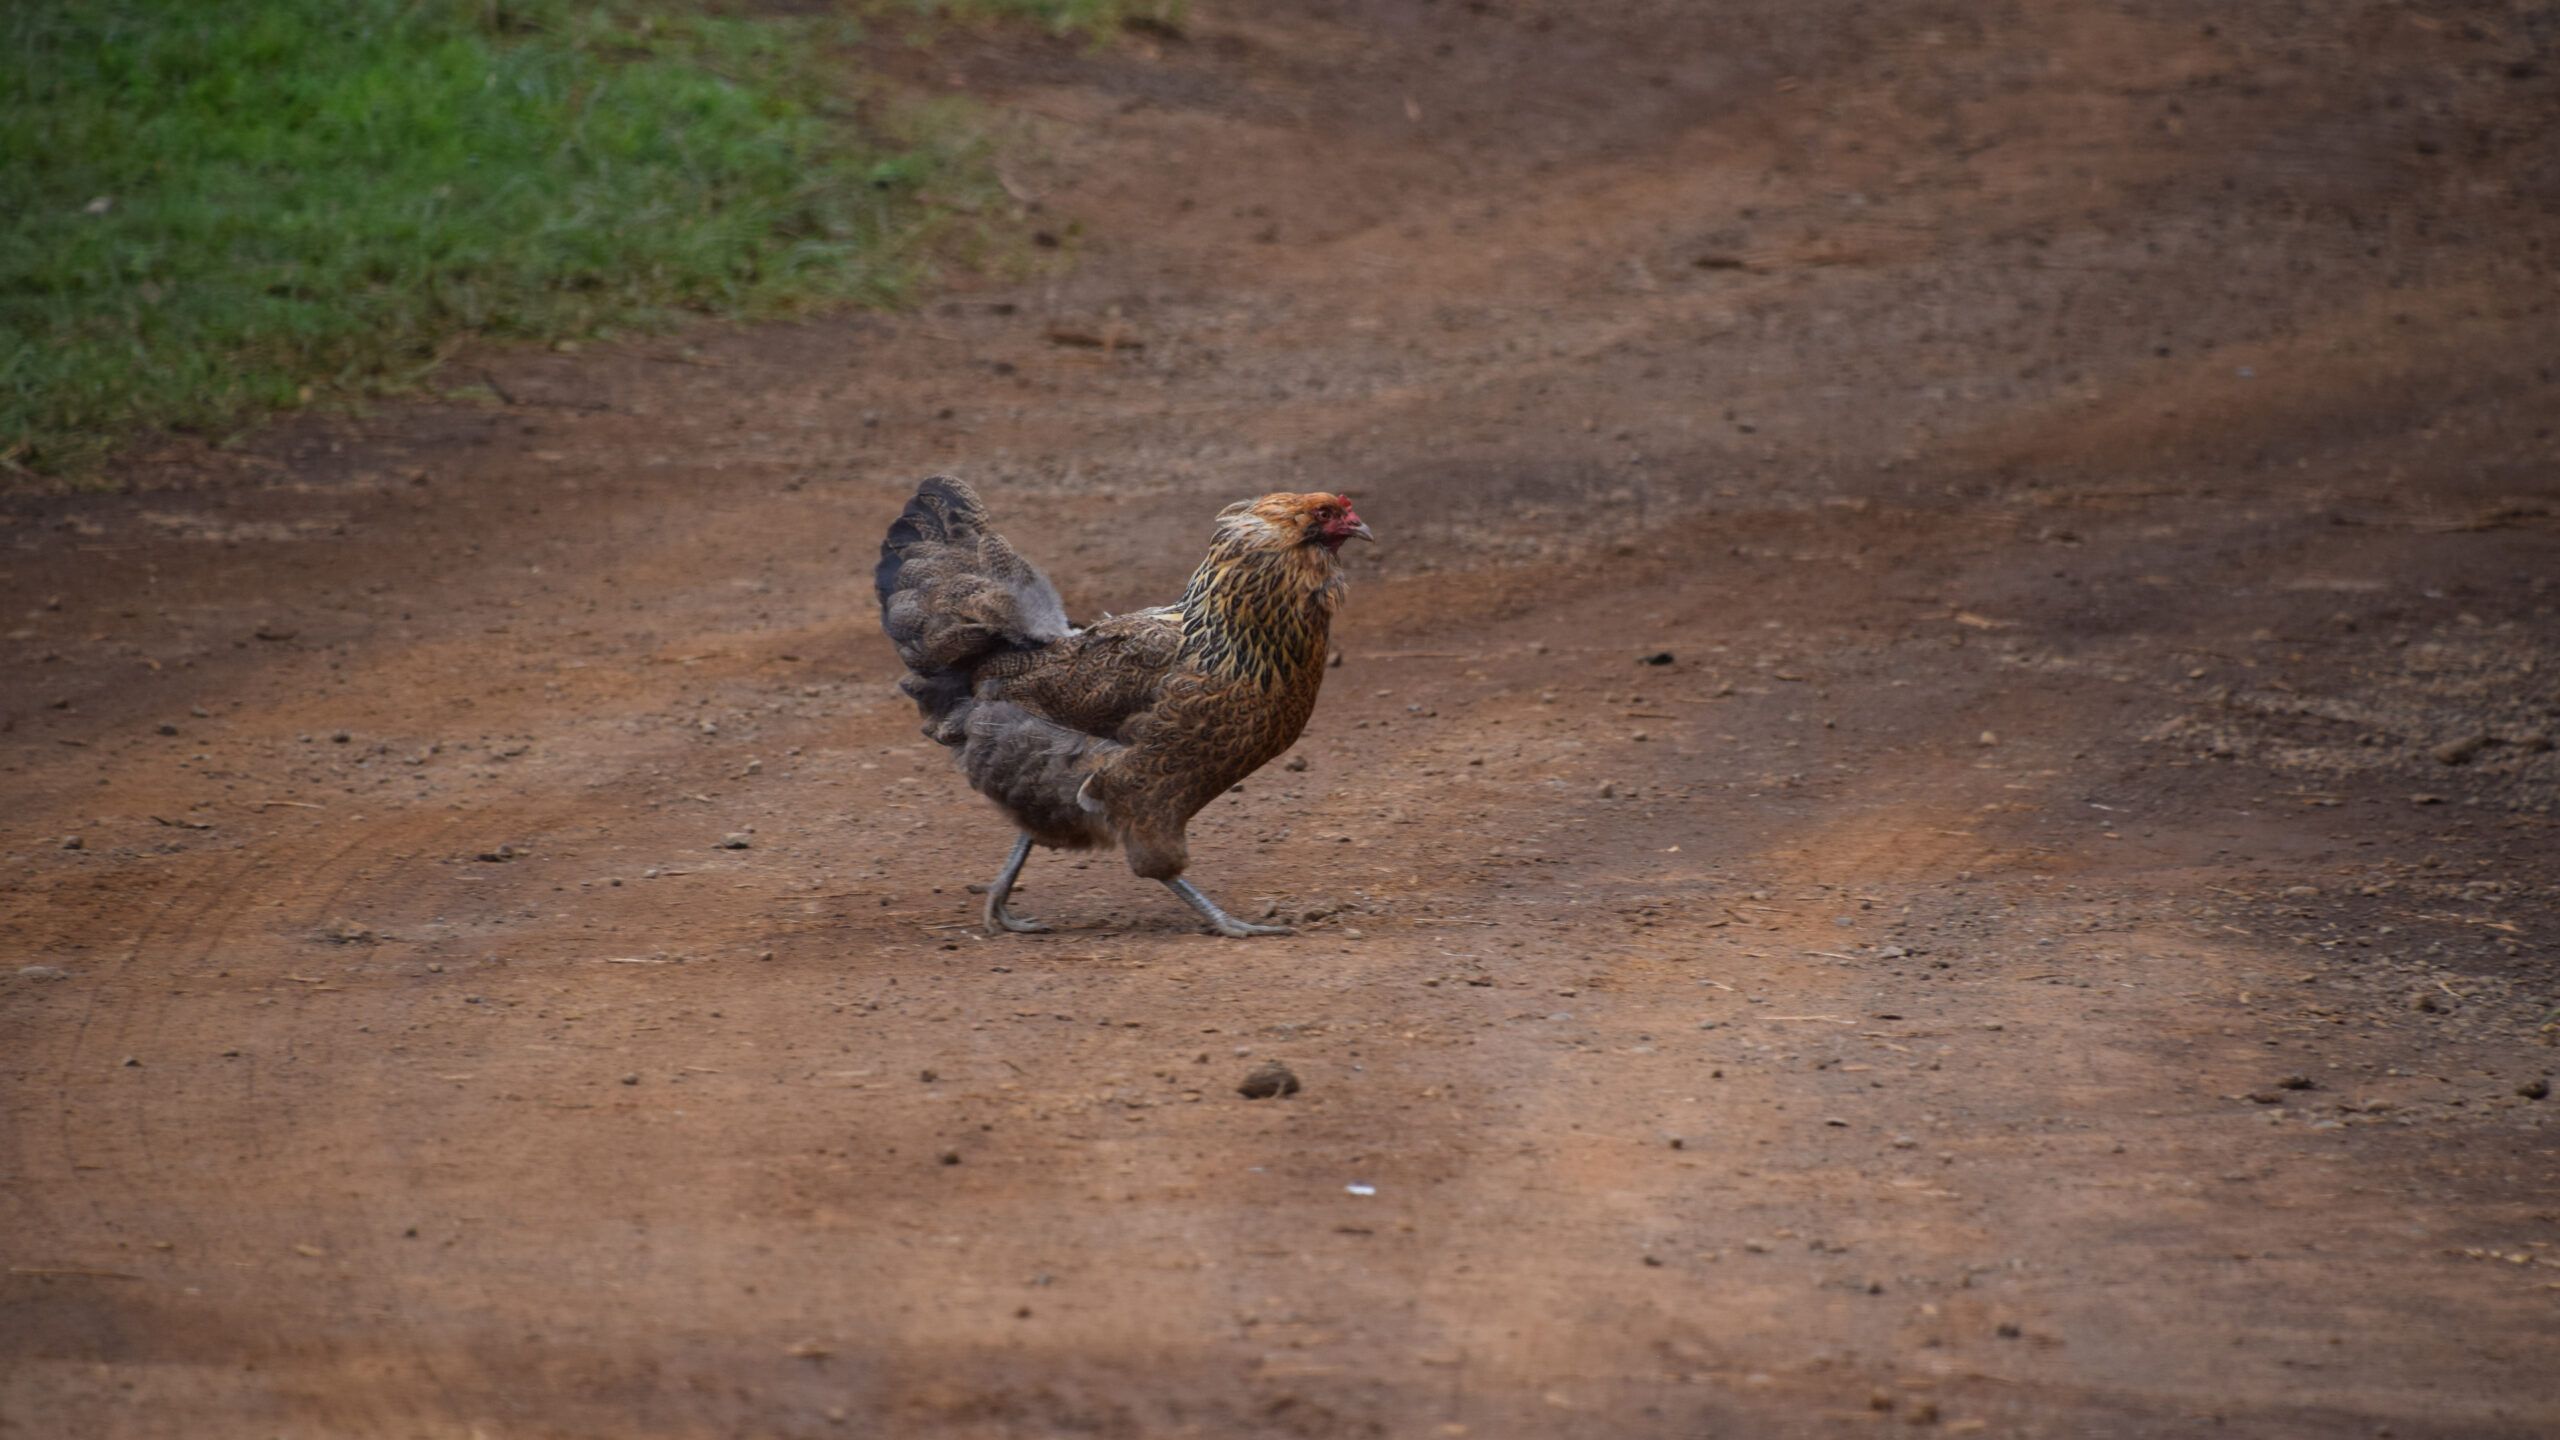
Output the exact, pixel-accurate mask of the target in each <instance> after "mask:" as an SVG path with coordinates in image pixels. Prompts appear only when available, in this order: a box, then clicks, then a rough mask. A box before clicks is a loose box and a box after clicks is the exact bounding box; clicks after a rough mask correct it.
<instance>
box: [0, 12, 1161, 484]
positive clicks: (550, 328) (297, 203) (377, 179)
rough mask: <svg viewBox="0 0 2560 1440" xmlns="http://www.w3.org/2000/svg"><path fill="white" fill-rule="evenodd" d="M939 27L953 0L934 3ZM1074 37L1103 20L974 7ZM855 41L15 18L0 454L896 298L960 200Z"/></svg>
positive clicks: (11, 460) (47, 466) (945, 156)
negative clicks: (872, 123)
mask: <svg viewBox="0 0 2560 1440" xmlns="http://www.w3.org/2000/svg"><path fill="white" fill-rule="evenodd" d="M943 8H946V9H947V8H953V7H948V6H946V7H943ZM958 8H963V9H978V10H982V11H990V12H992V11H1008V12H1010V11H1036V12H1039V18H1041V19H1043V20H1044V21H1047V22H1049V23H1051V24H1053V25H1061V26H1062V27H1063V28H1070V29H1072V28H1076V27H1078V26H1082V25H1084V24H1086V23H1087V21H1088V19H1091V20H1092V21H1093V22H1094V23H1118V21H1119V20H1120V18H1121V17H1120V16H1119V15H1117V14H1116V13H1114V14H1109V15H1108V16H1107V18H1106V12H1112V11H1115V10H1116V9H1118V8H1122V7H1117V6H1114V5H1113V4H1112V3H1110V0H964V3H963V4H962V5H961V6H959V7H958ZM847 23H848V22H846V21H844V20H841V19H836V18H825V19H818V20H809V19H735V18H721V17H716V16H704V15H700V14H684V13H673V12H670V11H668V10H664V9H660V8H654V7H651V6H648V5H645V4H638V5H619V6H617V5H603V6H598V5H593V4H573V3H570V0H256V3H251V4H206V3H203V0H24V3H19V4H11V5H4V6H0V47H5V51H6V53H5V55H0V153H5V154H7V155H8V156H9V157H10V159H9V161H8V163H7V164H6V165H5V166H0V335H6V336H8V337H10V339H11V342H12V343H11V344H10V345H9V346H8V347H7V348H6V349H5V351H0V464H6V465H8V466H12V467H15V468H19V469H21V470H28V469H32V470H37V471H45V472H55V473H61V472H76V471H78V470H80V469H83V468H85V467H88V466H91V465H93V464H94V463H95V462H96V461H97V460H98V459H99V458H101V457H102V456H103V455H104V454H105V453H106V452H107V451H108V450H109V449H110V448H111V447H112V446H113V445H115V444H116V443H118V442H119V441H120V440H122V439H124V438H127V437H129V436H130V435H131V434H133V433H134V432H135V431H136V430H138V429H142V428H146V427H169V428H175V429H181V430H189V431H196V432H206V433H216V434H219V433H221V432H224V431H226V430H229V429H231V428H233V427H236V426H238V425H240V424H241V423H243V422H244V421H245V420H247V419H249V418H250V417H253V416H255V415H257V414H259V413H261V412H263V411H266V410H270V409H273V408H276V407H282V406H289V405H293V404H296V403H299V402H300V401H303V400H307V399H309V398H310V397H311V395H312V394H313V393H314V389H315V388H317V389H319V390H341V391H343V390H348V389H355V390H363V389H370V388H378V387H381V386H384V385H387V384H390V385H396V384H399V383H402V382H404V381H406V380H407V379H410V378H413V377H414V376H416V375H417V374H418V373H420V372H421V371H422V370H423V369H424V368H425V367H426V366H428V365H430V364H432V363H433V361H434V360H435V359H436V358H437V357H438V356H439V355H440V354H441V353H443V352H444V351H445V350H446V349H447V348H448V347H449V346H450V344H451V343H452V342H453V340H454V339H455V337H457V336H463V335H471V334H481V335H498V336H523V337H529V338H541V339H549V338H557V337H566V336H576V335H586V334H592V333H596V332H597V331H599V330H601V329H605V328H608V327H613V326H617V325H623V324H631V323H647V322H650V321H652V320H655V319H660V318H663V317H665V316H666V315H668V314H669V313H670V312H672V311H675V310H698V311H709V312H715V313H720V314H726V315H738V316H757V315H766V314H772V313H776V312H780V311H787V310H790V309H794V308H798V307H803V306H807V305H810V304H814V303H822V302H830V301H863V302H877V301H886V300H890V299H894V298H896V297H897V296H898V295H899V294H901V293H902V292H903V291H904V290H906V289H907V288H908V287H909V286H911V285H912V284H913V283H914V282H915V280H916V278H917V276H918V273H919V267H920V262H921V255H922V252H923V246H924V242H925V240H926V237H927V236H928V235H929V234H930V233H931V231H932V230H933V227H934V223H935V217H936V216H937V214H939V213H941V209H940V207H939V206H938V205H937V203H936V199H937V196H938V197H940V198H941V199H944V200H948V199H950V198H951V197H953V196H954V195H956V194H959V193H960V192H962V191H963V190H964V189H965V188H966V187H968V186H970V185H973V184H975V183H977V182H975V181H974V180H973V179H972V178H971V177H972V175H973V173H974V171H975V169H976V167H975V166H973V165H972V164H971V157H970V155H969V154H968V146H967V145H966V144H965V142H962V141H960V140H957V139H955V138H954V137H955V136H956V134H957V130H956V127H953V126H951V125H950V124H948V123H947V122H946V123H944V124H941V125H938V126H929V127H927V133H925V134H922V135H916V134H910V135H907V136H905V137H903V138H894V139H892V138H883V137H881V136H880V135H879V134H878V133H877V132H876V130H875V131H866V130H864V129H863V128H862V127H858V126H857V125H855V124H854V123H853V119H854V117H853V116H852V114H851V113H850V103H851V102H850V101H849V100H847V99H846V98H844V96H843V95H842V87H843V84H844V78H843V75H842V73H841V67H840V66H838V67H836V69H835V72H834V73H829V71H828V66H827V61H826V58H825V57H826V55H827V53H828V52H827V44H828V42H829V41H831V40H834V39H837V38H839V37H840V36H841V34H842V31H843V27H844V26H845V25H846V24H847Z"/></svg>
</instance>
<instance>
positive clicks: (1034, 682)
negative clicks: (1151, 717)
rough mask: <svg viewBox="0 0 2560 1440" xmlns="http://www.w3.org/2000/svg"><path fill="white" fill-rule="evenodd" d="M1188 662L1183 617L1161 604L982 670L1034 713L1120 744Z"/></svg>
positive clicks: (985, 681)
mask: <svg viewBox="0 0 2560 1440" xmlns="http://www.w3.org/2000/svg"><path fill="white" fill-rule="evenodd" d="M1181 657H1182V612H1181V611H1179V610H1175V609H1173V608H1171V607H1170V606H1160V607H1157V608H1155V609H1151V610H1138V611H1133V612H1131V613H1129V614H1127V615H1107V616H1105V617H1103V618H1102V619H1101V620H1100V621H1098V622H1096V623H1095V624H1093V625H1090V626H1088V627H1086V628H1085V629H1082V630H1079V631H1076V632H1075V633H1073V634H1071V635H1068V636H1065V637H1064V638H1062V639H1058V640H1052V641H1050V642H1049V643H1048V644H1046V645H1043V646H1041V647H1040V648H1039V649H1037V650H1025V651H1017V652H1014V653H1012V654H1007V655H998V656H996V657H994V658H992V659H990V660H989V661H987V662H986V663H985V664H984V665H982V666H980V667H979V669H978V678H979V681H980V683H981V684H982V685H988V686H990V688H991V690H992V693H993V694H994V695H997V696H1001V697H1002V698H1004V699H1005V700H1008V701H1011V702H1012V703H1013V704H1015V705H1019V706H1021V707H1022V708H1023V709H1025V710H1028V711H1030V712H1031V713H1032V714H1034V715H1038V716H1041V717H1043V718H1045V719H1048V720H1051V721H1054V722H1056V723H1058V724H1060V725H1064V726H1066V727H1067V728H1069V729H1071V730H1080V731H1082V732H1084V733H1085V734H1087V735H1098V736H1101V737H1103V738H1105V739H1111V740H1119V739H1124V738H1125V736H1124V734H1123V732H1124V731H1125V730H1126V729H1127V728H1128V726H1129V724H1130V722H1131V721H1133V720H1135V719H1136V718H1137V717H1139V716H1141V715H1143V714H1145V713H1146V712H1147V711H1148V710H1149V709H1150V708H1152V707H1153V706H1154V705H1155V704H1156V702H1157V701H1158V700H1159V699H1160V698H1161V697H1162V696H1163V693H1164V686H1165V681H1166V680H1167V679H1168V678H1169V677H1171V676H1172V675H1173V674H1174V673H1175V672H1176V671H1177V670H1178V669H1179V668H1180V666H1181V663H1182V658H1181ZM982 693H984V692H982Z"/></svg>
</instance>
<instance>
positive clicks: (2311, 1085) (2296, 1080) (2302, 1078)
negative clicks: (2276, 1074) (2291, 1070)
mask: <svg viewBox="0 0 2560 1440" xmlns="http://www.w3.org/2000/svg"><path fill="white" fill-rule="evenodd" d="M2276 1086H2277V1088H2278V1089H2283V1090H2317V1089H2319V1088H2320V1082H2319V1081H2317V1080H2314V1079H2312V1078H2311V1077H2310V1076H2308V1075H2287V1076H2286V1077H2284V1078H2283V1079H2281V1080H2279V1081H2277V1082H2276Z"/></svg>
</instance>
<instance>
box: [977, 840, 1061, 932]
mask: <svg viewBox="0 0 2560 1440" xmlns="http://www.w3.org/2000/svg"><path fill="white" fill-rule="evenodd" d="M1030 858H1031V837H1030V836H1029V835H1025V836H1023V837H1022V838H1020V839H1018V840H1016V841H1014V842H1013V853H1012V854H1011V855H1008V856H1006V857H1005V861H1004V868H1003V869H1002V870H999V871H997V872H996V878H995V883H994V884H991V885H989V886H988V887H987V933H988V934H990V935H993V934H997V933H999V932H1001V931H1005V930H1011V931H1013V932H1015V933H1016V934H1021V935H1046V934H1048V933H1049V927H1048V926H1046V925H1043V924H1041V923H1040V922H1039V921H1037V920H1034V919H1032V918H1031V917H1030V916H1028V915H1016V914H1014V913H1013V912H1012V911H1010V910H1007V909H1006V908H1004V901H1005V897H1006V896H1008V895H1011V894H1012V893H1013V882H1014V881H1016V880H1019V879H1021V878H1022V862H1023V861H1025V860H1028V859H1030Z"/></svg>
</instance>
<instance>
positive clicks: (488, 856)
mask: <svg viewBox="0 0 2560 1440" xmlns="http://www.w3.org/2000/svg"><path fill="white" fill-rule="evenodd" d="M523 853H524V852H523V851H521V850H518V849H517V848H516V847H514V846H513V845H501V846H499V847H498V848H496V849H494V850H483V851H481V852H480V853H479V854H477V855H474V856H472V857H471V858H472V859H474V860H479V861H483V862H485V863H487V864H491V865H501V864H504V863H506V862H507V861H509V860H513V859H514V858H516V857H517V856H518V855H521V854H523Z"/></svg>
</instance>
